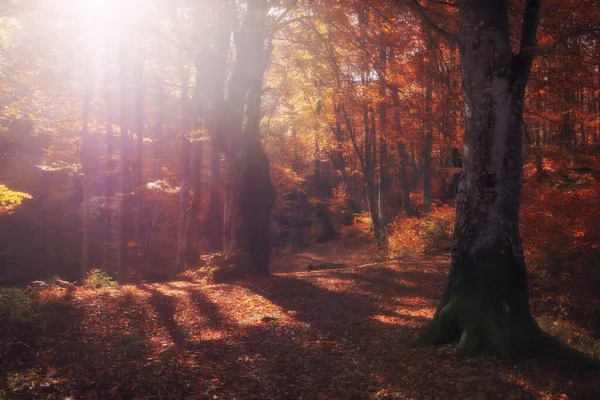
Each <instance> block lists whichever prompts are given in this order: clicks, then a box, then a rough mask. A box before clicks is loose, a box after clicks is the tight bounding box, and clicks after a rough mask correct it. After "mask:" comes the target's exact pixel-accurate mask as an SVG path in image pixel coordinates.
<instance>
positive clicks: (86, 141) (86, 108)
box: [81, 82, 92, 277]
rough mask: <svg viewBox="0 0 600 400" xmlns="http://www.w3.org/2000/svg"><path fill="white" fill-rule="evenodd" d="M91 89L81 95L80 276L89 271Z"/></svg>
mask: <svg viewBox="0 0 600 400" xmlns="http://www.w3.org/2000/svg"><path fill="white" fill-rule="evenodd" d="M91 97H92V94H91V89H90V88H89V83H88V82H86V88H85V92H84V94H83V115H82V118H81V165H82V167H83V204H82V209H83V238H82V239H83V243H82V246H81V276H82V277H85V274H86V273H87V272H88V271H89V270H90V235H91V229H92V227H91V221H90V197H91V190H92V171H91V168H90V161H91V159H90V158H91V152H90V138H89V133H88V121H89V116H90V106H91V100H92V99H91Z"/></svg>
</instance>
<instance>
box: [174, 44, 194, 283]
mask: <svg viewBox="0 0 600 400" xmlns="http://www.w3.org/2000/svg"><path fill="white" fill-rule="evenodd" d="M179 58H180V60H179V64H180V67H179V71H180V79H181V133H180V134H179V146H180V147H179V148H180V157H181V189H180V192H179V220H178V222H177V256H176V258H175V270H176V271H177V272H183V271H185V270H186V268H187V264H188V263H187V244H188V238H187V233H188V229H187V226H188V222H189V219H188V218H189V217H188V216H189V213H190V162H191V149H190V147H191V146H190V141H189V139H188V137H187V134H188V131H189V128H190V126H189V122H190V112H189V111H190V94H189V84H190V71H189V68H187V66H186V62H185V58H184V56H183V50H180V54H179Z"/></svg>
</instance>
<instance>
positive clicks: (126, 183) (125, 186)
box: [117, 34, 131, 283]
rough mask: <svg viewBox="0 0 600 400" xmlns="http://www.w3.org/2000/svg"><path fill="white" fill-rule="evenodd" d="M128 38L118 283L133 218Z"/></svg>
mask: <svg viewBox="0 0 600 400" xmlns="http://www.w3.org/2000/svg"><path fill="white" fill-rule="evenodd" d="M126 40H127V38H126V37H125V35H124V34H123V35H122V37H121V44H120V52H121V54H120V64H121V65H120V68H121V71H120V75H121V77H120V79H121V115H120V123H121V138H120V147H121V149H120V157H121V165H120V174H121V207H120V208H121V209H120V215H119V219H120V226H119V229H120V235H119V253H118V261H117V281H118V282H119V283H125V280H126V279H127V267H128V261H129V260H128V257H129V220H130V217H131V200H130V197H131V194H130V192H131V181H130V171H129V169H130V164H131V139H130V137H129V127H128V121H127V118H128V116H129V102H130V98H129V85H128V80H129V59H128V54H127V52H128V51H129V49H128V47H129V46H127V44H126V43H125V41H126Z"/></svg>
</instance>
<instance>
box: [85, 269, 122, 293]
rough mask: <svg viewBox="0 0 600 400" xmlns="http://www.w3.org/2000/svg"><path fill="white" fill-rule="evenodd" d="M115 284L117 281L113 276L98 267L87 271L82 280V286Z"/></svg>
mask: <svg viewBox="0 0 600 400" xmlns="http://www.w3.org/2000/svg"><path fill="white" fill-rule="evenodd" d="M117 285H118V283H117V282H116V281H115V280H114V279H113V278H111V277H110V276H109V275H108V274H107V273H106V272H104V271H100V270H99V269H93V270H91V271H90V272H88V273H87V275H86V277H85V279H84V280H83V286H86V287H88V288H92V289H102V288H113V287H115V286H117Z"/></svg>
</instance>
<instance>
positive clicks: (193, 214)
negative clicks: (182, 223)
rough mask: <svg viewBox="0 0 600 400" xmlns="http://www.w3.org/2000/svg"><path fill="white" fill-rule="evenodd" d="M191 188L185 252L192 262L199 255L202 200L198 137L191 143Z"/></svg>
mask: <svg viewBox="0 0 600 400" xmlns="http://www.w3.org/2000/svg"><path fill="white" fill-rule="evenodd" d="M190 151H191V164H192V170H191V174H190V177H191V182H192V184H191V188H192V196H191V204H190V207H189V209H190V211H189V213H188V223H187V224H186V235H185V236H186V240H187V244H186V252H187V256H186V257H187V262H188V263H190V264H192V263H196V264H197V262H198V257H199V256H200V251H199V249H198V244H199V241H200V234H199V226H200V225H199V222H198V217H199V215H200V205H201V200H202V155H203V152H204V146H202V141H201V140H199V139H195V140H194V141H193V142H192V143H191V149H190Z"/></svg>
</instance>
